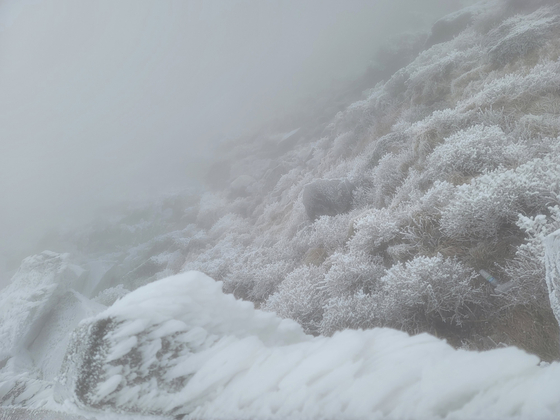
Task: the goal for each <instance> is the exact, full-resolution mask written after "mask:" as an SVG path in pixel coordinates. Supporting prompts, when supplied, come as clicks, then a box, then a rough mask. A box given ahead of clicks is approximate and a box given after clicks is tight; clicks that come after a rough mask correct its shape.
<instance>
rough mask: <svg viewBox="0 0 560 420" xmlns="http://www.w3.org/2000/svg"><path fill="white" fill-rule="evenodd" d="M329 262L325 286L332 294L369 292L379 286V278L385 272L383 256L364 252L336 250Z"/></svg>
mask: <svg viewBox="0 0 560 420" xmlns="http://www.w3.org/2000/svg"><path fill="white" fill-rule="evenodd" d="M327 263H328V264H329V265H330V269H329V271H328V272H327V274H326V276H325V284H324V287H325V289H326V290H327V291H328V292H329V295H330V296H348V295H352V294H354V293H355V292H357V291H359V290H361V291H363V292H364V293H368V294H369V293H371V292H373V291H374V290H375V289H376V288H377V283H378V281H379V279H380V278H381V277H382V276H383V274H384V273H385V267H384V266H383V259H382V258H381V257H379V256H375V257H372V256H371V255H367V254H365V253H363V252H352V253H343V252H336V253H335V254H333V255H331V257H330V258H329V259H328V261H327Z"/></svg>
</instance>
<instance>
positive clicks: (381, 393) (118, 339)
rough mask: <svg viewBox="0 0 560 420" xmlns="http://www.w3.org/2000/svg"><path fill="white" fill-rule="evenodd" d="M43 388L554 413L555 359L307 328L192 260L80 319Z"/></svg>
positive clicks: (127, 400) (131, 399)
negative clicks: (544, 362)
mask: <svg viewBox="0 0 560 420" xmlns="http://www.w3.org/2000/svg"><path fill="white" fill-rule="evenodd" d="M38 382H40V381H38ZM2 386H4V387H5V386H6V383H4V384H0V388H1V387H2ZM44 388H45V389H43V392H38V393H37V396H36V397H35V398H36V401H35V406H36V407H37V406H40V405H42V406H43V408H44V409H48V410H57V411H66V412H69V413H73V414H74V415H78V414H80V415H82V416H84V417H86V418H91V417H97V418H116V417H106V416H107V415H109V416H110V413H123V416H124V417H126V418H130V417H129V416H130V414H129V415H124V413H143V414H160V415H181V414H187V415H188V417H189V418H190V417H192V418H197V419H209V418H212V419H216V418H236V419H239V418H251V419H260V418H279V419H286V418H290V419H294V418H306V419H308V418H316V419H331V418H332V419H354V418H356V419H357V418H367V419H376V418H391V419H417V418H430V419H431V418H447V419H477V418H478V419H489V418H523V419H553V418H557V417H558V413H560V398H558V395H559V391H558V390H559V389H560V365H559V364H558V363H553V364H551V365H548V366H545V367H543V366H539V359H538V358H537V357H536V356H531V355H528V354H526V353H524V352H523V351H521V350H518V349H516V348H503V349H498V350H492V351H488V352H484V353H478V352H469V351H463V350H455V349H453V348H452V347H451V346H449V345H447V344H446V343H445V342H443V341H441V340H439V339H437V338H435V337H432V336H430V335H427V334H420V335H417V336H414V337H410V336H408V335H407V334H405V333H402V332H399V331H395V330H391V329H373V330H367V331H355V330H347V331H343V332H339V333H336V334H335V335H334V336H332V337H323V336H320V337H312V336H309V335H306V334H304V333H303V331H302V329H301V327H300V326H299V325H298V324H296V323H295V322H293V321H290V320H282V319H280V318H278V317H276V316H275V315H274V314H271V313H267V312H262V311H259V310H256V309H254V307H253V304H251V303H248V302H244V301H240V300H236V299H235V298H234V297H233V296H232V295H227V294H224V293H223V292H222V284H221V283H220V282H216V281H214V280H212V279H211V278H209V277H208V276H206V275H204V274H202V273H199V272H194V271H191V272H187V273H183V274H179V275H176V276H172V277H168V278H166V279H163V280H160V281H157V282H154V283H151V284H148V285H146V286H144V287H141V288H139V289H137V290H136V291H134V292H131V293H129V294H128V295H126V296H124V297H123V298H121V299H120V300H118V301H117V302H115V303H114V304H113V305H112V306H111V307H109V308H108V309H106V310H104V311H102V312H101V313H99V314H98V315H96V316H94V317H90V318H88V319H86V320H84V321H82V322H81V323H80V324H79V326H78V328H77V329H76V330H75V332H74V334H73V336H72V338H71V340H70V343H69V346H68V352H67V353H66V356H65V359H64V361H63V363H62V370H61V373H60V374H59V376H58V378H57V379H56V380H55V381H54V386H51V387H48V386H46V387H44ZM39 400H42V401H39Z"/></svg>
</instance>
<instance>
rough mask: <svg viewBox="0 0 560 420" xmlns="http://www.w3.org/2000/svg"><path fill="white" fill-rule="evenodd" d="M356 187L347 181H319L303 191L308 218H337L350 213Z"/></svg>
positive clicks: (308, 185)
mask: <svg viewBox="0 0 560 420" xmlns="http://www.w3.org/2000/svg"><path fill="white" fill-rule="evenodd" d="M353 190H354V185H353V184H352V183H351V182H350V181H348V180H346V179H317V180H315V181H313V182H311V183H309V184H307V185H306V186H305V187H304V189H303V205H304V206H305V211H306V212H307V216H308V217H309V218H310V219H311V220H315V219H317V218H318V217H321V216H336V215H337V214H342V213H346V212H348V211H350V209H351V208H352V193H353Z"/></svg>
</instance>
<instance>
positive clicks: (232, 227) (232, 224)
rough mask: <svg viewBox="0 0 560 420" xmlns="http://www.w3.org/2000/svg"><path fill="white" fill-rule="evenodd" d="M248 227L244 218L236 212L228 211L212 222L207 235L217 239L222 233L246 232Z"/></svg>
mask: <svg viewBox="0 0 560 420" xmlns="http://www.w3.org/2000/svg"><path fill="white" fill-rule="evenodd" d="M249 229H250V226H249V224H248V223H247V221H246V220H245V219H243V218H242V217H240V216H238V215H236V214H233V213H228V214H226V215H225V216H223V217H221V218H220V219H219V220H218V221H217V222H216V223H214V225H213V226H212V228H211V229H210V230H209V231H208V236H210V237H211V238H213V239H219V238H220V237H222V236H223V235H226V234H229V233H235V234H237V235H242V234H244V233H247V232H248V231H249Z"/></svg>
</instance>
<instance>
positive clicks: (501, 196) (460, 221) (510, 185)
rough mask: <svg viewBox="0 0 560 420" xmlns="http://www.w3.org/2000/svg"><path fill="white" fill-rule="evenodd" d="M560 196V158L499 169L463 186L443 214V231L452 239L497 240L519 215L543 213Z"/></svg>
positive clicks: (537, 160) (555, 157)
mask: <svg viewBox="0 0 560 420" xmlns="http://www.w3.org/2000/svg"><path fill="white" fill-rule="evenodd" d="M558 193H560V159H559V157H558V156H548V157H545V158H543V159H533V160H531V161H530V162H527V163H525V164H523V165H520V166H519V167H517V168H515V169H508V170H504V169H498V170H495V171H493V172H489V173H487V174H484V175H481V176H479V177H478V178H475V179H474V180H473V181H472V182H471V183H470V184H465V185H461V186H459V187H458V188H457V193H456V196H455V198H454V199H453V201H452V202H451V204H449V205H448V206H447V207H446V208H445V209H444V210H443V211H442V218H441V227H442V231H443V232H444V233H445V235H447V236H448V237H450V238H454V239H460V240H471V241H472V240H479V239H485V238H492V237H496V236H497V235H498V233H499V231H500V229H501V228H502V227H504V226H505V225H507V224H512V223H514V222H515V221H516V220H517V216H518V214H519V213H522V214H525V215H532V214H536V213H538V212H541V211H543V210H545V209H546V208H547V206H548V205H550V204H551V203H552V201H553V200H554V197H555V196H556V195H557V194H558Z"/></svg>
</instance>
